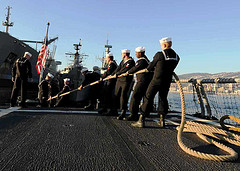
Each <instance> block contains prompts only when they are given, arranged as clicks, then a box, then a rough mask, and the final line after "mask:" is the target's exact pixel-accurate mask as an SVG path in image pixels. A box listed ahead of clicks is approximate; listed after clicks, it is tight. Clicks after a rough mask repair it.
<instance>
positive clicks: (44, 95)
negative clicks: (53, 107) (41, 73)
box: [37, 73, 54, 107]
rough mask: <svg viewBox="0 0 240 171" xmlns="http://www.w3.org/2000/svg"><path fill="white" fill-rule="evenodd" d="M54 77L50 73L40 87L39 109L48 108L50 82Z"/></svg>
mask: <svg viewBox="0 0 240 171" xmlns="http://www.w3.org/2000/svg"><path fill="white" fill-rule="evenodd" d="M53 77H54V76H53V75H52V74H51V73H48V74H47V75H46V77H45V79H44V80H42V81H41V82H40V83H39V85H38V98H39V102H40V105H38V106H37V107H48V101H47V100H48V98H49V97H48V95H49V91H50V81H51V80H52V79H53Z"/></svg>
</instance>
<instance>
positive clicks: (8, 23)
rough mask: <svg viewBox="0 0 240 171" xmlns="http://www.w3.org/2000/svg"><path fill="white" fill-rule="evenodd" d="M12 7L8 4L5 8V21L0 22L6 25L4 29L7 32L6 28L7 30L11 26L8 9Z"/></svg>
mask: <svg viewBox="0 0 240 171" xmlns="http://www.w3.org/2000/svg"><path fill="white" fill-rule="evenodd" d="M11 8H12V7H10V6H8V7H7V8H6V9H7V15H6V21H5V22H3V23H2V25H3V26H5V27H6V30H5V32H6V33H8V30H9V27H12V26H13V22H10V15H11V14H10V9H11Z"/></svg>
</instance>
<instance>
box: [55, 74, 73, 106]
mask: <svg viewBox="0 0 240 171" xmlns="http://www.w3.org/2000/svg"><path fill="white" fill-rule="evenodd" d="M63 81H64V86H63V89H62V90H61V91H60V92H59V93H58V99H57V103H56V105H55V107H59V106H63V107H67V106H70V105H71V102H70V99H69V94H68V95H65V96H62V97H60V95H61V94H63V93H66V92H69V91H71V88H70V87H69V83H70V78H64V79H63Z"/></svg>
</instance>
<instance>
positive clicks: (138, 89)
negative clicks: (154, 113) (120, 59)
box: [121, 47, 152, 121]
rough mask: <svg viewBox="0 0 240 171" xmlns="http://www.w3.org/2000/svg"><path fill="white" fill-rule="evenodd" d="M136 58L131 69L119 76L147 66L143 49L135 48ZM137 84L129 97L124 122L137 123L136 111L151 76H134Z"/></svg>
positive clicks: (146, 74) (148, 74)
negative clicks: (127, 110)
mask: <svg viewBox="0 0 240 171" xmlns="http://www.w3.org/2000/svg"><path fill="white" fill-rule="evenodd" d="M135 52H136V57H137V58H138V59H137V61H136V65H135V66H134V67H132V68H131V69H130V70H129V71H127V72H126V73H124V74H122V75H121V76H128V75H129V74H134V73H136V72H137V71H140V70H142V69H145V68H147V66H148V64H149V60H148V58H147V57H146V55H145V47H137V48H136V49H135ZM136 77H137V83H136V85H135V87H134V91H133V93H132V96H131V100H130V105H129V111H130V115H129V116H128V117H127V118H124V120H127V121H137V120H138V110H139V105H140V102H141V100H142V98H143V96H144V94H145V92H146V90H147V87H148V85H149V82H150V81H151V78H152V74H151V73H149V72H148V73H139V74H137V75H136Z"/></svg>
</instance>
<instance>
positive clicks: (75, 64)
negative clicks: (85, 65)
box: [73, 39, 82, 67]
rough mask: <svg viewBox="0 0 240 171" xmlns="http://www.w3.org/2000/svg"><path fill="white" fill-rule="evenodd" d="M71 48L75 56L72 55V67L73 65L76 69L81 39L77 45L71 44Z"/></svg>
mask: <svg viewBox="0 0 240 171" xmlns="http://www.w3.org/2000/svg"><path fill="white" fill-rule="evenodd" d="M73 46H74V49H75V50H76V52H75V55H74V63H73V65H74V67H77V66H78V65H79V56H80V54H79V53H78V51H79V50H80V49H81V46H82V44H81V39H80V40H79V43H78V44H73Z"/></svg>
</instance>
